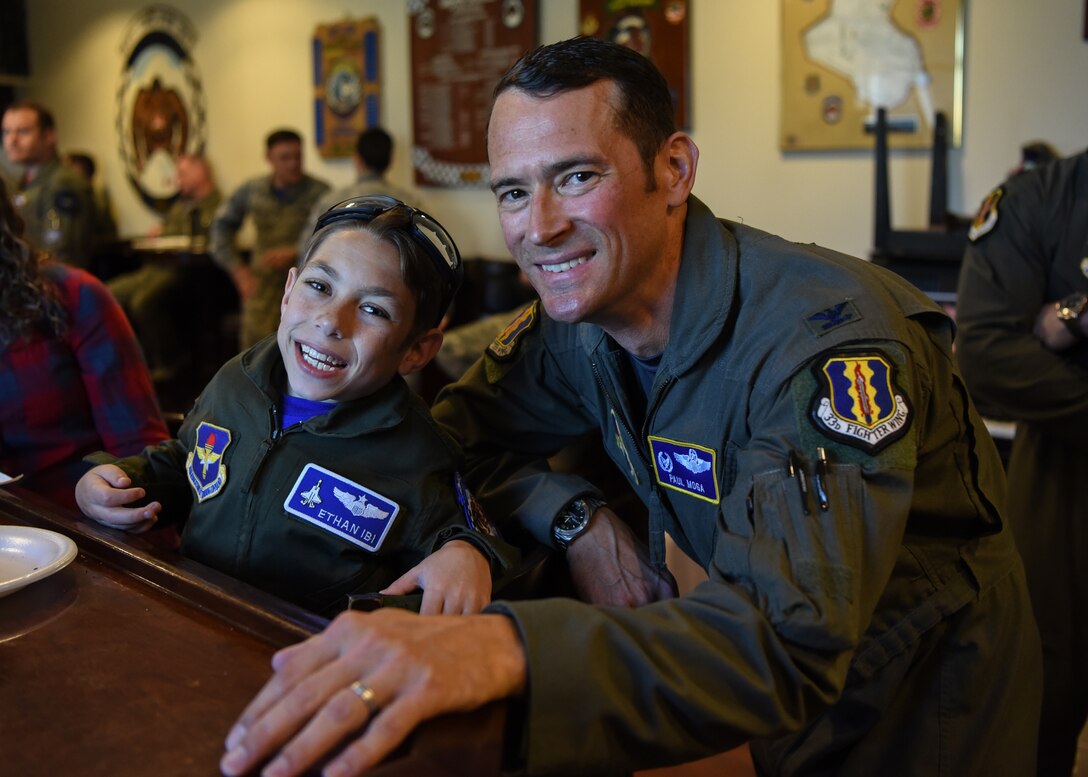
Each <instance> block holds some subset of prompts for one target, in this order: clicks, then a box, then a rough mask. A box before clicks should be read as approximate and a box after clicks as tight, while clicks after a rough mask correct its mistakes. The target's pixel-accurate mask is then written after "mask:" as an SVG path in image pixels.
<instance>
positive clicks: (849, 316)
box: [805, 299, 861, 337]
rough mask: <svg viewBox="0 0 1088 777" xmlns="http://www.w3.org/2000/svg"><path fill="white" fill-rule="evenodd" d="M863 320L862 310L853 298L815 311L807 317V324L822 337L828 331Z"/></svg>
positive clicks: (811, 330) (815, 333) (810, 329)
mask: <svg viewBox="0 0 1088 777" xmlns="http://www.w3.org/2000/svg"><path fill="white" fill-rule="evenodd" d="M860 320H861V312H860V311H859V310H858V309H857V306H856V305H855V304H854V302H853V300H849V299H848V300H844V301H842V302H840V303H839V304H838V305H832V306H831V307H829V308H827V309H825V310H821V311H819V312H817V313H813V314H812V315H810V316H806V317H805V326H807V327H808V329H809V331H810V332H812V334H814V335H816V336H817V337H822V336H823V335H826V334H827V333H828V332H830V331H832V330H835V329H838V328H839V327H840V326H842V325H843V324H850V323H853V322H854V321H860Z"/></svg>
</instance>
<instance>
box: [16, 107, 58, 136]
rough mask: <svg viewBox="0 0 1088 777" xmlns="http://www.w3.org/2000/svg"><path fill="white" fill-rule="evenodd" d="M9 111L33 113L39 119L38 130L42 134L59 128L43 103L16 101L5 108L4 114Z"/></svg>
mask: <svg viewBox="0 0 1088 777" xmlns="http://www.w3.org/2000/svg"><path fill="white" fill-rule="evenodd" d="M8 111H33V112H34V115H35V116H37V117H38V129H39V130H41V131H42V132H45V131H46V130H51V129H56V128H57V123H56V121H55V120H54V119H53V114H52V112H51V111H50V110H49V109H48V108H46V107H45V106H44V105H42V104H41V103H37V102H34V101H33V100H16V101H15V102H13V103H12V104H11V105H9V106H8V107H6V108H4V113H7V112H8Z"/></svg>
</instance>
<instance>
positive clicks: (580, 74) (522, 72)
mask: <svg viewBox="0 0 1088 777" xmlns="http://www.w3.org/2000/svg"><path fill="white" fill-rule="evenodd" d="M598 81H611V82H613V83H614V84H615V85H616V88H617V91H618V92H619V97H620V99H619V105H618V106H616V124H617V126H618V128H619V130H620V132H622V133H623V134H624V135H626V136H627V137H629V138H631V140H632V141H633V142H634V144H635V146H636V147H637V148H638V151H639V156H640V157H642V164H643V167H644V168H645V169H646V175H647V180H648V186H650V187H653V186H655V185H656V184H655V179H654V175H653V166H654V157H655V156H657V152H658V151H660V150H661V146H662V144H664V142H665V140H666V139H667V138H668V137H669V136H670V135H672V134H673V133H674V132H676V120H675V118H674V112H673V101H672V93H671V92H670V91H669V85H668V83H667V82H666V81H665V77H664V76H663V75H661V71H659V70H658V69H657V67H656V66H655V65H654V64H653V63H652V62H651V61H650V60H648V59H647V58H646V57H644V56H642V55H641V54H639V53H637V52H635V51H632V50H631V49H629V48H627V47H625V46H620V45H618V44H616V43H610V42H608V41H605V40H601V39H599V38H586V37H577V38H570V39H568V40H563V41H559V42H558V43H552V44H549V45H547V46H538V47H537V48H535V49H533V50H532V51H530V52H528V53H527V54H524V55H523V56H522V57H521V59H519V60H518V61H517V62H515V63H514V65H513V66H512V67H511V68H510V69H509V70H508V71H506V74H505V75H504V76H503V77H502V78H501V79H499V83H498V84H497V85H496V86H495V91H494V94H493V95H492V96H493V98H497V97H498V96H499V95H500V94H502V93H503V92H505V91H506V90H508V89H518V90H520V91H522V92H525V93H526V94H529V95H532V96H533V97H536V98H546V97H553V96H555V95H557V94H560V93H562V92H569V91H572V90H575V89H582V88H583V87H586V86H590V85H591V84H595V83H596V82H598Z"/></svg>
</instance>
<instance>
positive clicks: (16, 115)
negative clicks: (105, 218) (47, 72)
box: [0, 100, 94, 267]
mask: <svg viewBox="0 0 1088 777" xmlns="http://www.w3.org/2000/svg"><path fill="white" fill-rule="evenodd" d="M0 126H2V127H3V137H4V152H5V153H6V154H7V157H8V160H9V161H11V162H12V163H13V164H16V165H22V167H23V175H22V177H21V178H20V179H19V181H18V184H17V187H16V191H15V193H14V194H13V196H12V200H13V201H14V202H15V208H16V210H18V212H19V215H20V216H22V218H23V221H24V222H25V223H26V228H25V231H24V233H23V234H24V235H25V237H26V239H27V240H28V241H29V242H30V243H31V245H33V246H34V247H35V248H37V249H39V250H41V251H48V252H49V253H51V254H53V255H54V256H56V257H57V258H58V259H61V260H63V261H65V262H67V263H69V264H73V265H76V266H78V267H86V266H87V264H88V262H89V261H90V255H91V219H92V216H93V214H94V197H93V194H92V193H91V188H90V186H89V185H88V184H87V182H86V181H85V180H84V179H83V178H82V177H80V176H79V174H77V173H76V172H75V171H74V170H72V169H71V168H69V167H68V166H67V165H64V164H63V163H62V162H61V160H60V157H58V156H57V128H56V123H55V121H54V119H53V114H52V113H50V112H49V111H48V110H47V109H46V108H45V107H44V106H42V105H39V104H38V103H35V102H31V101H29V100H25V101H22V102H16V103H13V104H12V105H10V106H8V108H7V110H5V111H4V117H3V120H2V124H0Z"/></svg>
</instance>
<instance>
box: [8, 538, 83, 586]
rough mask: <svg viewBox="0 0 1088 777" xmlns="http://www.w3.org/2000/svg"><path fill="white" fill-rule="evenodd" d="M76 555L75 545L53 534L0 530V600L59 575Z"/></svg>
mask: <svg viewBox="0 0 1088 777" xmlns="http://www.w3.org/2000/svg"><path fill="white" fill-rule="evenodd" d="M76 552H77V551H76V544H75V543H74V542H72V541H71V540H70V539H68V538H67V537H65V536H64V535H63V534H58V533H57V532H55V531H49V530H48V529H35V528H33V527H31V526H0V596H7V595H8V594H10V593H12V592H13V591H18V590H19V589H20V588H22V587H23V586H27V585H30V584H31V583H33V582H34V581H36V580H41V579H42V578H43V577H48V576H49V575H51V574H53V573H54V572H59V571H60V570H62V569H64V568H65V567H66V566H68V565H69V564H70V563H72V559H74V558H75V557H76Z"/></svg>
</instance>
